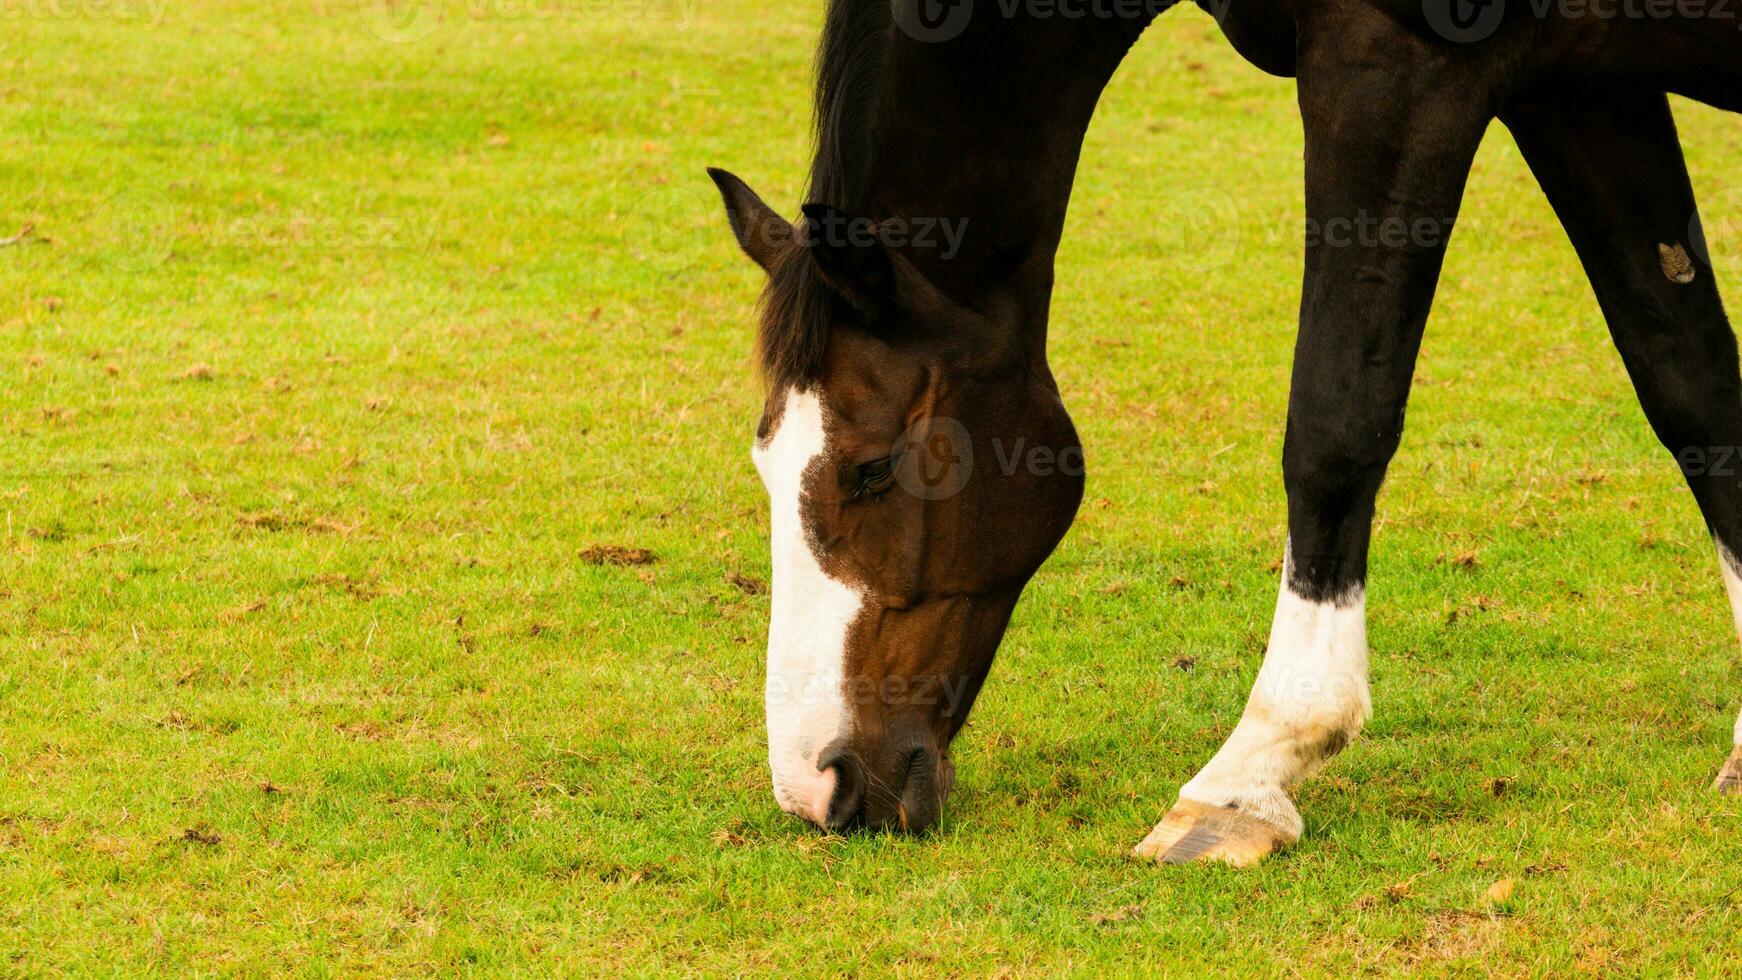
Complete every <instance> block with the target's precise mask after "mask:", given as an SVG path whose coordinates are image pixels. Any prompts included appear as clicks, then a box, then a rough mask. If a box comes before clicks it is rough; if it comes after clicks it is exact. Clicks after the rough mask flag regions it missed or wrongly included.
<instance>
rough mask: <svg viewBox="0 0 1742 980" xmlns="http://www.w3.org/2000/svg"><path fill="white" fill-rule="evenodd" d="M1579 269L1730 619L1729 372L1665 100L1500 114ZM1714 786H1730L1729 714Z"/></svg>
mask: <svg viewBox="0 0 1742 980" xmlns="http://www.w3.org/2000/svg"><path fill="white" fill-rule="evenodd" d="M1502 118H1503V119H1504V120H1505V122H1506V125H1507V126H1508V127H1509V128H1510V129H1511V130H1512V134H1513V136H1514V137H1515V138H1516V139H1517V141H1518V146H1519V149H1520V150H1522V151H1523V152H1524V158H1525V160H1526V161H1528V162H1529V164H1530V168H1531V170H1532V171H1533V172H1534V173H1535V174H1536V178H1537V181H1538V182H1539V183H1541V184H1542V188H1543V190H1544V191H1545V192H1546V193H1547V194H1548V198H1549V202H1550V203H1551V204H1553V205H1554V209H1555V213H1556V214H1557V215H1559V216H1560V219H1561V224H1562V225H1563V226H1564V227H1565V228H1566V230H1567V234H1568V235H1569V236H1570V237H1571V238H1572V241H1573V246H1574V247H1575V248H1576V249H1577V250H1578V253H1579V259H1580V261H1581V262H1583V263H1584V266H1585V273H1586V275H1588V276H1589V277H1590V280H1591V287H1592V289H1593V290H1594V291H1595V292H1596V294H1597V302H1598V304H1599V305H1600V306H1601V307H1602V308H1603V316H1604V317H1605V318H1606V319H1607V320H1608V322H1609V332H1610V334H1611V335H1613V336H1614V338H1615V345H1616V346H1617V347H1618V348H1620V350H1621V359H1622V360H1623V361H1624V362H1625V363H1626V365H1627V372H1628V374H1629V375H1630V376H1631V377H1632V379H1633V385H1634V388H1636V389H1637V390H1638V392H1639V401H1640V404H1641V405H1642V406H1644V408H1645V415H1646V418H1647V419H1649V420H1650V422H1651V427H1652V429H1653V430H1654V431H1656V433H1657V437H1658V439H1659V440H1661V441H1662V442H1663V444H1664V446H1665V447H1666V448H1668V449H1669V451H1670V453H1671V454H1673V455H1674V457H1675V458H1676V460H1677V461H1678V462H1679V463H1680V464H1681V467H1682V472H1683V474H1684V475H1685V476H1686V478H1687V481H1688V487H1689V488H1690V489H1692V490H1693V493H1694V498H1695V499H1696V500H1698V501H1699V504H1700V511H1701V513H1702V514H1704V515H1705V518H1706V524H1707V526H1708V528H1709V529H1710V531H1711V533H1712V536H1713V538H1714V539H1715V540H1716V542H1717V545H1718V552H1719V564H1720V568H1721V570H1722V572H1723V575H1724V579H1725V583H1726V585H1727V586H1728V589H1729V594H1730V600H1731V605H1732V608H1733V610H1734V611H1735V612H1736V614H1737V617H1738V624H1737V625H1738V628H1742V566H1738V564H1737V556H1738V555H1742V461H1739V460H1738V459H1737V454H1738V453H1742V371H1739V370H1738V365H1737V356H1736V337H1735V335H1734V334H1733V333H1732V332H1731V330H1730V323H1729V320H1728V319H1727V318H1726V317H1725V316H1724V305H1723V302H1722V301H1721V300H1720V299H1719V297H1718V284H1717V280H1716V278H1715V277H1714V276H1713V274H1712V269H1711V268H1710V267H1708V266H1706V265H1704V264H1703V263H1702V262H1701V261H1700V260H1699V258H1698V256H1700V255H1701V254H1702V253H1701V250H1700V249H1698V248H1695V247H1694V242H1695V240H1696V239H1698V238H1699V237H1700V234H1701V233H1700V226H1699V216H1698V213H1697V210H1696V208H1695V204H1694V193H1693V188H1692V186H1691V185H1690V184H1689V182H1688V172H1687V165H1686V164H1685V163H1684V162H1683V160H1682V151H1681V142H1680V140H1678V139H1677V138H1676V131H1675V120H1674V119H1673V118H1672V117H1671V115H1670V109H1669V102H1668V100H1667V99H1666V98H1665V97H1664V96H1663V94H1661V93H1648V94H1644V95H1638V96H1633V97H1625V98H1605V99H1603V100H1602V104H1601V106H1597V105H1596V104H1595V103H1590V102H1581V103H1577V104H1525V105H1517V106H1513V107H1509V108H1508V109H1507V111H1506V112H1505V113H1504V114H1503V117H1502ZM1735 744H1736V746H1737V748H1736V749H1735V750H1734V751H1733V753H1732V755H1731V758H1730V761H1729V763H1728V764H1727V765H1726V767H1725V769H1724V771H1723V773H1722V774H1721V775H1720V776H1719V780H1718V786H1719V788H1720V789H1727V790H1730V791H1732V792H1737V791H1742V719H1738V721H1737V727H1736V731H1735Z"/></svg>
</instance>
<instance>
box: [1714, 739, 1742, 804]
mask: <svg viewBox="0 0 1742 980" xmlns="http://www.w3.org/2000/svg"><path fill="white" fill-rule="evenodd" d="M1712 788H1713V789H1715V790H1717V791H1718V792H1720V793H1728V794H1734V795H1739V796H1742V745H1738V746H1736V751H1734V752H1732V753H1730V761H1728V762H1726V763H1724V768H1723V769H1720V770H1719V771H1718V779H1717V781H1716V782H1714V783H1712Z"/></svg>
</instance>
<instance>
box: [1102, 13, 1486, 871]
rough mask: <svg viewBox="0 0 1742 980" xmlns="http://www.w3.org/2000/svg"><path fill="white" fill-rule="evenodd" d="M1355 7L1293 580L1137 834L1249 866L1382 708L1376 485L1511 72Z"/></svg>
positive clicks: (1155, 845)
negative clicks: (1372, 606) (1242, 686)
mask: <svg viewBox="0 0 1742 980" xmlns="http://www.w3.org/2000/svg"><path fill="white" fill-rule="evenodd" d="M1338 6H1339V5H1337V4H1334V3H1333V4H1330V5H1327V7H1326V8H1314V9H1315V10H1317V11H1319V12H1317V13H1308V14H1303V17H1302V49H1301V61H1300V76H1299V77H1300V83H1299V88H1300V102H1301V115H1302V119H1303V120H1304V123H1305V127H1306V163H1307V168H1306V170H1307V217H1308V228H1307V250H1306V279H1305V287H1304V291H1303V293H1302V298H1301V321H1300V334H1299V337H1298V339H1297V341H1296V346H1295V359H1294V372H1293V380H1292V387H1291V390H1290V393H1289V406H1288V431H1287V436H1286V438H1285V440H1284V444H1283V480H1284V483H1285V485H1286V487H1287V491H1288V523H1289V532H1288V543H1287V548H1286V557H1285V561H1284V571H1283V581H1282V588H1281V594H1280V597H1279V598H1278V600H1277V607H1276V618H1275V622H1274V625H1273V626H1272V627H1271V633H1270V642H1269V646H1268V648H1267V649H1266V651H1265V655H1264V663H1263V666H1262V667H1261V668H1260V669H1259V671H1258V677H1257V681H1256V683H1255V684H1254V685H1253V688H1252V694H1251V697H1250V698H1249V699H1248V701H1247V703H1246V710H1245V712H1244V714H1242V715H1241V718H1240V721H1239V723H1238V725H1236V726H1235V728H1234V731H1233V732H1232V733H1231V734H1230V735H1229V737H1228V740H1227V742H1226V743H1225V744H1224V745H1223V746H1222V748H1221V750H1220V751H1218V752H1217V753H1216V754H1215V756H1214V757H1213V758H1212V759H1211V760H1210V761H1209V763H1208V764H1207V765H1205V766H1204V768H1203V769H1202V770H1201V771H1200V772H1199V773H1198V774H1197V775H1196V776H1195V777H1193V778H1192V779H1191V781H1190V782H1187V783H1186V784H1185V785H1184V786H1183V787H1181V789H1180V794H1179V802H1178V803H1177V804H1176V805H1175V806H1174V807H1173V809H1172V810H1171V811H1169V813H1168V814H1167V815H1166V816H1165V817H1164V818H1163V819H1162V821H1161V822H1160V823H1159V824H1157V825H1156V827H1155V829H1154V831H1152V832H1151V833H1150V834H1149V836H1148V837H1147V838H1146V839H1145V840H1144V841H1143V842H1142V843H1141V844H1139V845H1138V846H1137V850H1136V854H1137V855H1138V856H1139V857H1143V858H1151V859H1155V860H1159V861H1162V862H1166V863H1181V862H1186V861H1194V860H1203V861H1208V860H1215V861H1226V862H1229V863H1233V864H1250V863H1252V862H1255V861H1258V860H1260V859H1261V858H1263V857H1265V856H1266V855H1268V854H1270V853H1272V852H1274V851H1276V850H1278V849H1280V848H1282V847H1285V846H1287V845H1289V844H1291V843H1293V842H1294V841H1296V840H1298V839H1299V838H1300V836H1301V831H1302V823H1301V818H1300V814H1299V812H1298V811H1297V810H1296V809H1295V806H1294V802H1293V800H1292V798H1291V795H1290V792H1291V790H1292V788H1293V787H1294V786H1295V784H1296V783H1298V782H1299V781H1300V780H1302V779H1305V778H1306V777H1307V776H1309V775H1311V774H1312V773H1313V772H1315V771H1316V770H1317V769H1318V768H1319V767H1320V766H1322V765H1323V764H1324V763H1325V762H1326V761H1328V760H1329V759H1330V758H1331V757H1332V756H1333V755H1335V754H1336V753H1337V752H1338V751H1340V750H1341V749H1342V748H1343V747H1344V746H1345V745H1347V744H1348V742H1349V740H1350V739H1351V738H1353V737H1354V735H1355V734H1356V732H1357V731H1358V730H1359V729H1360V727H1361V725H1362V723H1363V722H1364V721H1365V720H1366V719H1367V716H1368V714H1369V711H1370V702H1369V700H1368V694H1367V635H1366V625H1365V614H1364V608H1363V607H1364V602H1365V582H1366V571H1367V544H1368V536H1369V533H1370V530H1371V525H1372V518H1373V506H1374V499H1375V497H1376V496H1377V494H1378V492H1379V485H1380V482H1381V481H1382V480H1383V478H1384V475H1385V468H1386V465H1387V464H1388V463H1389V462H1390V460H1391V456H1392V453H1393V452H1394V451H1395V450H1396V448H1397V444H1398V441H1399V439H1400V438H1401V436H1402V434H1403V413H1404V404H1405V402H1406V401H1407V399H1408V396H1409V388H1410V380H1411V376H1412V374H1413V372H1414V366H1415V358H1416V352H1417V350H1418V349H1419V347H1420V342H1421V336H1422V328H1423V325H1424V324H1425V322H1426V320H1427V314H1428V308H1429V306H1430V305H1431V303H1432V299H1433V293H1434V288H1435V285H1436V284H1437V282H1438V279H1439V272H1440V265H1441V261H1442V259H1443V258H1444V255H1445V247H1446V240H1447V236H1448V234H1449V232H1450V230H1451V224H1452V222H1453V220H1454V218H1455V217H1456V215H1457V210H1458V205H1459V202H1460V200H1461V199H1462V196H1463V189H1464V182H1465V178H1466V176H1467V174H1468V172H1469V167H1470V162H1471V159H1472V158H1473V156H1474V154H1475V151H1476V147H1477V146H1478V144H1479V143H1480V142H1481V138H1482V133H1483V131H1484V130H1485V129H1486V127H1487V124H1488V122H1489V120H1490V118H1491V113H1490V112H1489V111H1488V110H1487V108H1486V100H1485V97H1484V94H1485V92H1487V91H1489V90H1492V89H1493V88H1494V87H1495V86H1496V85H1497V84H1498V82H1497V81H1496V80H1495V79H1492V78H1490V77H1488V75H1487V74H1486V71H1485V68H1484V61H1485V59H1481V58H1478V57H1476V56H1475V55H1474V53H1473V52H1470V51H1467V50H1456V51H1453V50H1448V49H1447V48H1446V46H1435V45H1432V44H1428V43H1425V42H1423V41H1420V40H1419V39H1416V38H1413V37H1411V36H1409V35H1407V34H1405V33H1403V32H1401V31H1400V30H1399V29H1397V28H1396V27H1395V25H1391V26H1389V27H1387V26H1386V25H1389V24H1390V22H1389V21H1384V20H1383V19H1382V18H1377V17H1376V15H1372V14H1364V13H1361V12H1358V11H1357V10H1343V11H1337V10H1336V8H1337V7H1338ZM1333 14H1336V16H1333ZM1375 19H1377V20H1378V21H1379V22H1378V23H1375V22H1374V21H1375Z"/></svg>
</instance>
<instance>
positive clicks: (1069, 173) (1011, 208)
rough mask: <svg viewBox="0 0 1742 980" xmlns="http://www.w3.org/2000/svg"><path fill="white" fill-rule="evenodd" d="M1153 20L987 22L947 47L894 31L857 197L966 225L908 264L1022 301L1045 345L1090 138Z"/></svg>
mask: <svg viewBox="0 0 1742 980" xmlns="http://www.w3.org/2000/svg"><path fill="white" fill-rule="evenodd" d="M982 6H985V7H990V5H984V4H983V5H982ZM994 9H996V8H994ZM1146 23H1147V21H1138V20H1133V19H1123V20H1108V19H1100V20H1096V19H1092V18H1087V19H1083V20H1062V19H1059V18H1049V19H1046V20H1034V19H1022V18H1004V17H998V16H988V17H976V18H975V20H974V22H973V24H972V25H971V26H970V27H969V29H968V30H967V31H966V32H965V33H964V34H962V35H961V36H960V37H958V38H956V39H953V40H951V41H947V42H943V43H925V42H921V41H917V40H914V39H912V38H909V37H906V36H904V35H903V34H902V33H901V32H900V31H899V30H897V31H895V32H893V36H892V40H891V41H890V42H889V47H888V48H887V49H886V50H885V52H884V58H883V61H882V70H881V71H880V72H879V73H878V79H879V91H878V93H877V99H876V102H875V110H874V115H873V119H872V121H871V125H870V134H869V140H868V143H869V153H868V154H867V156H868V166H866V167H865V168H864V169H863V170H862V171H861V173H860V175H859V176H860V179H859V180H858V181H856V182H855V184H854V185H853V189H849V190H848V191H847V193H853V192H854V189H856V190H857V196H858V197H859V200H858V202H856V203H854V204H852V205H850V206H851V207H853V208H854V209H855V210H857V211H858V212H859V213H863V214H867V215H869V216H872V217H875V218H878V219H883V218H889V217H901V218H903V219H907V220H908V222H909V226H910V227H912V226H914V225H916V224H917V223H918V222H919V221H922V220H932V221H939V222H941V221H950V222H954V223H956V227H958V228H959V230H960V232H961V238H960V240H959V246H958V248H957V250H956V251H955V252H954V254H949V255H948V256H947V257H946V254H945V251H946V250H945V249H943V248H918V247H915V248H910V249H909V250H908V254H909V256H910V257H911V259H912V260H913V261H914V263H915V264H916V265H918V266H919V267H920V269H921V270H922V271H923V272H925V274H926V275H927V276H928V277H929V278H930V279H931V280H932V281H933V282H935V283H936V284H937V285H939V286H940V287H942V288H943V289H944V291H945V292H947V293H950V294H951V295H952V296H956V297H958V298H962V299H967V300H969V301H972V300H973V299H974V298H975V297H978V296H984V295H986V294H987V293H989V292H998V293H1000V294H1002V295H1003V296H1006V297H1008V298H1011V299H1014V300H1015V301H1016V302H1017V304H1018V306H1019V308H1021V309H1022V310H1023V311H1024V314H1023V316H1022V317H1021V319H1022V320H1023V321H1024V322H1025V323H1026V324H1027V325H1028V326H1029V327H1030V328H1031V329H1035V330H1037V331H1038V336H1039V338H1040V342H1041V344H1042V345H1043V346H1044V337H1045V321H1046V309H1047V305H1048V302H1049V300H1050V297H1051V285H1052V259H1053V255H1054V253H1055V251H1056V250H1057V248H1058V241H1059V236H1060V233H1061V232H1062V231H1063V228H1064V220H1065V211H1066V207H1067V205H1068V203H1069V201H1070V193H1071V185H1072V182H1073V181H1074V179H1075V176H1076V167H1077V157H1078V153H1079V152H1080V150H1081V148H1082V142H1083V135H1084V133H1085V132H1086V131H1087V130H1088V126H1089V120H1090V118H1091V116H1093V114H1094V109H1095V104H1096V102H1097V101H1098V100H1099V99H1100V96H1101V91H1102V89H1103V88H1105V86H1106V84H1107V82H1108V80H1109V79H1110V78H1111V77H1112V75H1113V71H1114V69H1116V68H1117V67H1118V65H1119V62H1120V59H1121V58H1123V57H1124V55H1125V52H1126V51H1127V50H1129V48H1130V47H1131V44H1132V43H1133V42H1134V41H1135V40H1136V39H1137V37H1138V35H1139V34H1141V33H1142V30H1143V28H1144V26H1146ZM964 222H965V224H964Z"/></svg>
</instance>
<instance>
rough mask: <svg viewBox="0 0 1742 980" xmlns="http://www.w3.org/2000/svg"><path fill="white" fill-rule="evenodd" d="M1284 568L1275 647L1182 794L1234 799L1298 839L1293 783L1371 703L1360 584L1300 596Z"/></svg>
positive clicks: (1221, 802)
mask: <svg viewBox="0 0 1742 980" xmlns="http://www.w3.org/2000/svg"><path fill="white" fill-rule="evenodd" d="M1286 566H1287V562H1286V560H1285V562H1284V569H1283V576H1282V581H1283V584H1282V589H1281V592H1280V594H1279V595H1278V597H1277V601H1276V619H1275V621H1274V622H1273V624H1272V626H1271V628H1270V645H1269V646H1268V648H1267V649H1266V650H1265V653H1264V665H1263V666H1262V667H1260V668H1259V670H1258V680H1257V682H1256V683H1255V684H1253V686H1252V696H1251V697H1250V698H1248V699H1247V701H1246V710H1245V712H1244V713H1243V714H1242V715H1241V716H1240V723H1239V724H1238V725H1236V726H1235V727H1234V731H1233V732H1232V733H1231V734H1230V735H1229V736H1228V740H1227V742H1225V743H1223V745H1222V748H1221V750H1220V751H1218V752H1217V753H1216V755H1215V757H1214V758H1212V759H1211V760H1210V761H1209V764H1207V765H1205V766H1204V768H1203V770H1202V771H1201V772H1199V773H1198V774H1197V775H1196V776H1194V777H1192V780H1191V781H1190V782H1188V783H1186V784H1185V785H1184V786H1183V787H1181V788H1180V794H1179V795H1180V797H1181V798H1182V799H1190V800H1194V801H1196V802H1199V803H1207V804H1209V805H1211V806H1227V805H1229V804H1234V805H1237V806H1239V808H1240V809H1241V810H1242V811H1244V812H1246V813H1248V814H1251V815H1252V816H1255V817H1258V818H1260V819H1262V820H1265V821H1267V822H1268V823H1270V824H1271V825H1273V826H1276V827H1279V828H1281V829H1283V830H1285V831H1288V832H1290V833H1292V834H1293V835H1294V836H1295V837H1297V838H1298V837H1299V836H1300V832H1301V820H1300V814H1299V813H1298V812H1297V811H1296V810H1295V808H1294V803H1293V802H1292V801H1291V800H1290V799H1289V797H1288V791H1289V789H1290V788H1291V787H1293V786H1294V784H1295V783H1297V782H1299V781H1300V780H1302V779H1304V778H1306V777H1307V776H1310V775H1312V773H1313V772H1315V771H1317V769H1318V768H1319V767H1320V766H1321V765H1323V764H1324V762H1325V761H1326V760H1327V759H1328V758H1329V757H1330V755H1332V754H1334V753H1335V751H1336V750H1337V749H1339V748H1341V747H1342V744H1343V743H1344V742H1346V741H1347V740H1348V739H1351V738H1353V737H1354V736H1355V733H1356V732H1357V731H1359V730H1360V728H1361V725H1362V724H1363V723H1364V722H1365V721H1366V720H1367V717H1368V715H1370V714H1372V710H1373V709H1372V702H1371V701H1370V700H1369V698H1368V694H1367V623H1366V608H1365V606H1366V601H1365V595H1364V593H1363V591H1362V590H1361V589H1359V588H1357V589H1356V590H1355V591H1354V592H1352V593H1351V594H1349V595H1348V596H1346V597H1344V598H1342V599H1339V600H1337V601H1333V602H1314V601H1311V600H1308V599H1304V598H1302V597H1300V596H1298V595H1295V594H1294V592H1293V591H1292V590H1290V589H1289V587H1288V569H1287V567H1286Z"/></svg>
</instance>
